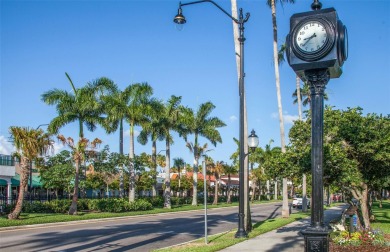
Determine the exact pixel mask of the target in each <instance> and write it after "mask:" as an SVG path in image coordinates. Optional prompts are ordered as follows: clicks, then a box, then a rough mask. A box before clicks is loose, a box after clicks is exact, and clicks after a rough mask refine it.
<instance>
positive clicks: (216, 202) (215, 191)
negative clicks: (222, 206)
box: [213, 175, 218, 205]
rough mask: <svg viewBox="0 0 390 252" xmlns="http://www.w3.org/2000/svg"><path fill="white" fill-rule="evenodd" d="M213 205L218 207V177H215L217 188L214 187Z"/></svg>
mask: <svg viewBox="0 0 390 252" xmlns="http://www.w3.org/2000/svg"><path fill="white" fill-rule="evenodd" d="M213 205H218V180H217V175H215V186H214V201H213Z"/></svg>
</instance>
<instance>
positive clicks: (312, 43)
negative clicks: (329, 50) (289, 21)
mask: <svg viewBox="0 0 390 252" xmlns="http://www.w3.org/2000/svg"><path fill="white" fill-rule="evenodd" d="M327 39H328V34H327V32H326V29H325V26H324V25H323V24H322V23H320V22H318V21H309V22H307V23H305V24H304V25H302V26H301V27H300V29H299V30H298V32H297V33H296V36H295V42H296V45H297V46H298V48H299V49H300V50H302V51H303V52H305V53H315V52H318V51H319V50H321V49H322V48H323V47H324V46H325V44H326V41H327Z"/></svg>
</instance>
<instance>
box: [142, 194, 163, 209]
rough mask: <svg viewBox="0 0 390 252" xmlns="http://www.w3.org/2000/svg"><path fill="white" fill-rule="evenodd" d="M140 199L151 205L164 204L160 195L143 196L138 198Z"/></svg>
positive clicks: (159, 205) (158, 205)
mask: <svg viewBox="0 0 390 252" xmlns="http://www.w3.org/2000/svg"><path fill="white" fill-rule="evenodd" d="M140 199H143V200H146V201H148V202H149V203H150V204H152V206H153V207H163V206H164V198H163V197H162V196H156V197H145V198H140Z"/></svg>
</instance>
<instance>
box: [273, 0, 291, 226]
mask: <svg viewBox="0 0 390 252" xmlns="http://www.w3.org/2000/svg"><path fill="white" fill-rule="evenodd" d="M271 10H272V26H273V35H274V36H273V37H274V41H273V48H274V68H275V84H276V95H277V99H278V112H279V126H280V141H281V149H282V153H285V152H286V143H285V136H284V122H283V108H282V95H281V92H280V77H279V76H280V75H279V61H278V28H277V24H276V5H275V0H271ZM289 216H290V213H289V208H288V194H287V179H286V178H283V206H282V217H285V218H287V217H289Z"/></svg>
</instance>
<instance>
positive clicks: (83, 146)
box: [57, 135, 102, 215]
mask: <svg viewBox="0 0 390 252" xmlns="http://www.w3.org/2000/svg"><path fill="white" fill-rule="evenodd" d="M57 138H58V140H60V141H61V142H62V144H64V145H66V146H68V147H69V148H70V149H71V150H72V154H73V161H74V162H75V168H76V169H75V179H74V189H73V197H72V204H71V206H70V208H69V211H68V214H69V215H75V214H77V201H78V194H79V170H80V164H81V163H82V162H83V161H84V160H85V153H86V152H88V153H89V154H92V155H93V154H94V149H95V148H96V147H97V146H98V145H99V144H101V143H102V141H101V140H100V139H98V138H95V140H93V141H92V142H90V141H89V140H88V139H86V138H84V137H83V138H80V139H79V141H78V142H77V143H76V144H75V142H74V140H73V138H71V137H68V138H65V137H64V136H63V135H59V136H57ZM88 149H90V150H88ZM87 150H88V151H87Z"/></svg>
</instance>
